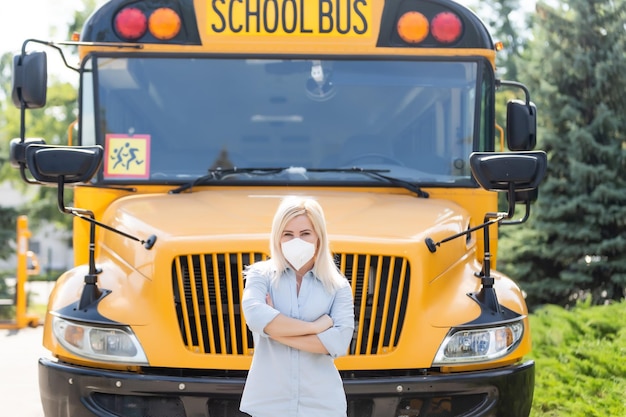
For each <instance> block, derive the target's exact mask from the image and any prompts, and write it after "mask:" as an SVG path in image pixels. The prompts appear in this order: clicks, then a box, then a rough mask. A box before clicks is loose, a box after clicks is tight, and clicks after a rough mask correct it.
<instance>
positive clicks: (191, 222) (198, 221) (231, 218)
mask: <svg viewBox="0 0 626 417" xmlns="http://www.w3.org/2000/svg"><path fill="white" fill-rule="evenodd" d="M293 194H302V195H308V196H311V197H313V198H315V199H316V200H318V201H319V202H320V204H321V205H322V207H323V209H324V212H325V216H326V222H327V228H328V232H329V237H330V241H331V245H333V249H335V245H339V244H341V243H342V242H346V243H348V242H353V243H360V244H367V243H368V242H370V243H373V244H376V245H381V244H383V245H384V244H391V243H399V244H402V245H405V246H407V248H408V247H409V246H415V245H419V246H424V247H425V244H424V239H425V238H426V237H431V238H432V239H433V240H434V241H438V240H441V239H443V238H445V237H447V236H450V235H452V234H455V233H458V232H460V231H462V230H465V229H467V228H468V225H469V221H470V219H469V215H468V213H467V212H466V211H465V210H464V209H463V208H461V207H460V206H458V205H457V204H455V203H453V202H450V201H448V200H439V199H435V198H417V197H415V196H411V195H406V194H391V195H390V194H386V193H385V194H383V193H376V192H370V193H364V192H362V191H359V192H351V191H345V190H342V191H335V192H333V191H312V192H309V193H303V192H300V193H295V192H292V193H287V192H285V191H284V190H283V189H281V190H276V189H272V190H265V191H261V190H259V191H250V190H219V191H200V192H193V193H185V194H175V195H164V194H152V195H140V196H133V197H127V198H122V199H120V200H118V201H117V202H115V203H114V204H112V205H111V206H110V208H109V210H107V212H106V213H105V216H104V219H103V221H104V222H105V223H106V224H108V225H110V226H112V227H114V228H116V229H118V230H121V231H123V232H125V233H128V234H130V235H132V236H136V237H137V238H139V239H141V240H146V239H147V238H148V237H149V236H150V235H155V236H156V243H155V245H154V248H153V249H152V250H151V251H148V250H145V249H143V248H141V247H139V249H137V250H136V251H131V253H132V252H135V253H144V255H147V254H148V253H150V252H154V251H158V250H159V248H160V247H162V246H163V245H164V244H166V242H174V241H175V242H178V243H179V244H183V243H185V242H193V244H194V245H196V248H197V249H196V252H197V251H201V250H202V249H201V247H202V246H203V245H206V244H209V242H211V241H233V240H235V241H237V242H239V245H241V242H259V241H260V242H263V244H262V247H261V250H262V251H263V252H267V251H268V249H269V244H268V239H269V233H270V228H271V222H272V218H273V215H274V212H275V210H276V208H277V207H278V204H279V202H280V200H281V199H282V198H284V197H285V196H287V195H293ZM102 233H105V234H106V236H105V237H104V243H105V246H109V247H111V248H115V247H119V246H120V245H121V246H122V247H120V248H119V249H121V250H119V251H118V250H116V251H115V252H118V255H121V256H122V257H126V256H128V255H129V251H128V247H129V245H131V244H132V243H130V242H128V240H129V239H128V238H126V237H123V236H120V235H118V234H115V233H112V232H109V231H104V232H102ZM457 240H459V241H461V242H463V245H462V246H463V248H464V249H465V250H466V249H467V247H466V244H465V243H466V239H464V238H461V239H457ZM342 246H343V245H342ZM452 246H454V245H452ZM248 249H249V248H244V247H239V250H248ZM250 249H252V248H250ZM257 249H258V248H257ZM353 250H354V249H353ZM465 250H464V251H465ZM126 260H127V261H128V262H129V264H130V265H136V266H138V265H139V264H143V263H144V262H146V260H145V259H144V260H143V261H142V262H139V263H138V262H136V261H139V260H133V259H126Z"/></svg>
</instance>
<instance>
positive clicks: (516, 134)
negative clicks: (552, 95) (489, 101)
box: [506, 100, 537, 151]
mask: <svg viewBox="0 0 626 417" xmlns="http://www.w3.org/2000/svg"><path fill="white" fill-rule="evenodd" d="M506 138H507V145H508V147H509V149H510V150H512V151H530V150H532V149H534V148H535V145H537V108H536V107H535V105H534V103H532V102H529V103H528V104H527V103H526V102H524V101H521V100H510V101H509V102H508V103H507V106H506Z"/></svg>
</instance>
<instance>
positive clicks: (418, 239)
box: [10, 0, 546, 417]
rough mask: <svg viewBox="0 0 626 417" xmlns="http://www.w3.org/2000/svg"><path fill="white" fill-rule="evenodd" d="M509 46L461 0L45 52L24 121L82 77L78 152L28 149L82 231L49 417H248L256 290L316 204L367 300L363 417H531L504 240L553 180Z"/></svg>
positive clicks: (199, 0) (298, 12) (183, 1)
mask: <svg viewBox="0 0 626 417" xmlns="http://www.w3.org/2000/svg"><path fill="white" fill-rule="evenodd" d="M496 46H497V43H496V42H494V40H493V39H492V38H491V36H490V34H489V32H488V31H487V29H486V27H485V26H484V25H483V23H481V20H480V19H479V18H478V17H477V16H476V15H475V14H474V13H473V12H471V11H470V10H468V9H467V8H466V7H464V6H462V5H460V4H458V3H456V2H453V1H450V0H410V1H409V0H316V1H313V0H211V1H208V0H159V1H154V0H151V1H148V0H144V1H140V0H111V1H109V2H107V3H106V4H104V5H102V6H101V7H99V8H98V9H97V10H96V11H95V12H94V13H93V14H92V15H91V16H90V18H89V19H88V20H87V21H86V23H85V25H84V27H83V29H82V31H81V33H80V37H77V38H76V39H74V40H70V41H66V42H48V41H40V40H33V39H29V40H27V41H25V43H24V47H23V48H22V52H21V53H20V54H18V55H16V56H15V59H14V74H13V75H14V77H13V95H12V98H13V101H14V103H15V105H16V106H18V107H20V109H21V114H22V120H25V114H26V113H27V112H28V110H29V109H32V108H38V107H42V106H44V105H45V102H46V72H47V64H46V62H47V61H46V51H48V52H51V53H55V54H56V53H57V52H61V53H63V52H64V51H66V50H67V49H68V48H76V50H77V51H78V56H79V62H78V64H77V65H76V66H75V67H72V66H71V65H69V64H68V66H70V67H72V68H73V69H74V70H75V71H76V74H77V77H78V80H79V86H80V88H79V95H78V110H79V111H78V117H77V123H76V128H75V129H74V130H72V129H69V132H73V133H72V134H71V135H70V143H69V144H68V145H67V146H65V145H63V146H59V145H56V146H54V145H47V144H46V142H45V140H42V139H33V138H29V137H28V136H27V133H28V132H25V129H22V134H21V137H20V138H17V139H14V140H13V141H12V142H11V147H10V159H11V162H12V164H13V165H14V166H15V167H16V168H17V169H19V170H20V172H21V174H22V177H23V179H24V180H25V181H26V182H30V183H43V184H56V185H57V186H58V192H59V198H58V206H59V209H60V210H61V211H63V212H65V213H67V214H68V215H72V216H74V228H73V230H74V242H73V243H74V245H73V246H74V251H75V266H74V267H73V268H72V269H71V270H69V271H67V272H65V273H64V274H63V275H62V276H60V277H59V278H58V280H57V283H56V286H55V289H54V291H53V292H52V294H51V296H50V301H49V304H48V311H47V314H46V318H45V325H44V338H43V344H44V346H45V348H46V349H47V350H49V352H50V355H49V357H44V358H41V359H40V361H39V376H40V387H39V388H40V392H41V400H42V404H43V409H44V412H45V415H46V416H47V417H62V416H71V417H83V416H124V417H131V416H132V417H134V416H167V417H201V416H202V417H215V416H243V415H244V414H243V413H241V412H240V411H239V399H240V395H241V392H242V389H243V385H244V382H245V378H246V375H247V370H248V368H249V366H250V363H251V357H252V354H253V350H254V345H253V340H252V337H251V333H250V332H249V331H248V329H247V327H246V323H245V320H244V319H243V316H242V312H241V306H240V298H241V294H242V289H243V285H244V283H243V279H242V270H243V269H244V268H245V267H246V265H250V264H252V263H254V262H256V261H259V260H263V259H266V258H267V257H268V256H269V243H268V240H269V232H270V226H271V218H272V216H273V214H274V212H275V210H276V208H277V206H278V203H279V201H280V200H281V199H282V198H284V197H285V196H287V195H306V196H311V197H313V198H315V199H317V200H318V201H319V202H320V203H321V205H322V206H323V208H324V210H325V213H326V217H327V224H328V230H329V234H330V240H331V242H332V250H333V252H334V254H335V256H336V261H337V264H338V266H339V267H340V268H341V271H342V272H343V273H344V274H345V275H346V277H347V278H348V280H349V281H350V283H351V286H352V290H353V295H354V301H355V321H356V322H355V331H354V336H353V340H352V343H351V345H350V348H349V351H348V352H346V355H345V356H344V357H341V358H339V359H337V360H336V364H337V367H338V369H339V370H340V373H341V376H342V378H343V381H344V386H345V391H346V395H347V400H348V409H347V415H348V416H350V417H381V416H389V417H423V416H435V417H449V416H470V415H471V416H507V417H518V416H528V414H529V412H530V408H531V403H532V398H533V381H534V363H533V362H532V361H530V360H528V359H525V357H526V356H527V355H528V353H529V351H530V349H531V341H530V329H529V323H528V317H527V314H528V313H527V307H526V304H525V302H524V297H523V294H522V291H521V290H520V288H519V287H518V285H517V284H516V283H514V281H513V280H512V279H510V278H509V277H507V276H504V275H503V274H501V273H499V272H498V271H497V269H496V259H497V249H498V246H497V237H498V228H499V227H500V226H505V225H512V224H519V223H522V222H523V221H525V220H526V218H527V217H528V216H529V213H530V203H531V202H532V200H533V196H534V195H536V189H537V186H538V184H539V183H540V181H541V179H542V177H543V175H544V173H545V170H546V157H545V153H543V152H541V151H534V150H533V148H534V146H535V143H536V108H535V106H534V105H533V103H532V101H531V100H530V94H529V92H528V90H527V89H526V87H524V86H523V85H521V84H519V83H516V82H513V81H505V80H499V79H498V78H497V76H496V72H495V54H496V49H497V47H496ZM66 62H67V60H66ZM503 89H507V91H513V92H514V93H513V94H514V96H515V97H516V98H515V99H512V100H511V101H509V103H508V105H507V108H506V111H507V115H506V120H507V123H506V126H503V127H502V128H500V127H499V126H497V125H496V117H495V112H496V106H495V96H496V93H497V92H499V91H501V90H503ZM23 126H24V125H23ZM68 186H72V187H73V200H72V201H71V202H70V201H67V200H69V198H66V197H67V196H66V195H64V189H65V188H66V187H68ZM498 195H501V196H503V198H502V199H500V200H501V204H500V206H501V207H500V208H499V207H498V206H499V205H498V200H499V199H498ZM502 206H504V207H502ZM516 207H517V208H518V210H517V212H516ZM522 208H523V210H521V209H522ZM518 278H521V279H523V277H518ZM268 383H272V382H271V381H268ZM311 383H313V382H311ZM291 417H296V416H291Z"/></svg>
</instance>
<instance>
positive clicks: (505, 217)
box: [424, 183, 531, 253]
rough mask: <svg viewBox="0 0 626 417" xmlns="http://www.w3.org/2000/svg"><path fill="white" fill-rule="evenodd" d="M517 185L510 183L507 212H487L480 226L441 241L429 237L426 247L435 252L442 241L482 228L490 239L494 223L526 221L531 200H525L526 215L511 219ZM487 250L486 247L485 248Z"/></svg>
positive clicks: (519, 222)
mask: <svg viewBox="0 0 626 417" xmlns="http://www.w3.org/2000/svg"><path fill="white" fill-rule="evenodd" d="M515 196H516V193H515V186H514V184H513V183H510V184H509V192H508V202H509V209H508V211H507V212H506V213H487V214H486V215H485V219H484V222H483V223H482V224H479V225H478V226H474V227H471V228H468V229H467V230H464V231H462V232H460V233H456V234H454V235H452V236H448V237H446V238H444V239H441V240H440V241H439V242H435V241H434V240H433V239H432V238H430V237H427V238H426V239H425V240H424V243H426V247H427V248H428V250H429V251H430V252H431V253H435V252H436V251H437V247H438V246H441V244H442V243H446V242H449V241H451V240H454V239H456V238H458V237H461V236H466V235H469V234H470V233H472V232H475V231H477V230H480V229H485V240H486V239H488V237H489V236H488V232H489V231H488V230H487V229H488V228H489V226H491V225H492V224H495V223H498V224H501V225H516V224H522V223H524V222H525V221H526V220H528V218H529V217H530V203H531V202H530V201H525V202H524V203H525V208H526V210H525V213H524V216H523V217H522V218H521V219H516V220H510V219H512V218H513V216H514V215H515V204H516V201H515ZM485 250H486V249H485Z"/></svg>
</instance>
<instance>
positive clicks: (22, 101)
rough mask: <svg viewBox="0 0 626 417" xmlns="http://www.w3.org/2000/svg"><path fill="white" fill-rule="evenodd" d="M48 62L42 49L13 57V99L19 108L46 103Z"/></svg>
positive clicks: (39, 106) (39, 105)
mask: <svg viewBox="0 0 626 417" xmlns="http://www.w3.org/2000/svg"><path fill="white" fill-rule="evenodd" d="M47 89H48V64H47V58H46V53H45V52H42V51H36V52H29V53H22V54H20V55H15V56H14V57H13V79H12V92H11V99H12V101H13V104H14V105H15V107H17V108H22V106H24V107H25V108H27V109H38V108H41V107H43V106H45V105H46V92H47Z"/></svg>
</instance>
